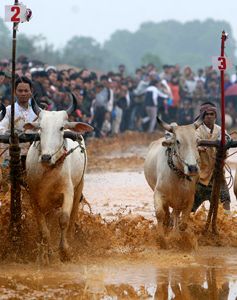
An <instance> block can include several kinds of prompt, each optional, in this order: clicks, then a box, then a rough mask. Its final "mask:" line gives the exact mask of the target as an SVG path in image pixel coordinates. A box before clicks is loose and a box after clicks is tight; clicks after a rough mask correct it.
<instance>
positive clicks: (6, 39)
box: [0, 18, 11, 59]
mask: <svg viewBox="0 0 237 300" xmlns="http://www.w3.org/2000/svg"><path fill="white" fill-rule="evenodd" d="M10 50H11V43H10V30H9V29H8V28H7V26H6V25H5V23H4V21H3V20H2V19H1V18H0V59H3V58H8V57H9V53H10Z"/></svg>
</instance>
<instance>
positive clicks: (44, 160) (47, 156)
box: [41, 154, 52, 164]
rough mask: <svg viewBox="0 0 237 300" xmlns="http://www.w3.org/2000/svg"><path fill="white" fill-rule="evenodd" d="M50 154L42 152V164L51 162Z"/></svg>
mask: <svg viewBox="0 0 237 300" xmlns="http://www.w3.org/2000/svg"><path fill="white" fill-rule="evenodd" d="M51 159H52V155H50V154H43V155H41V163H43V164H51Z"/></svg>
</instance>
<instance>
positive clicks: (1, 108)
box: [0, 104, 6, 121]
mask: <svg viewBox="0 0 237 300" xmlns="http://www.w3.org/2000/svg"><path fill="white" fill-rule="evenodd" d="M0 110H1V113H0V121H2V120H3V119H4V117H5V115H6V107H5V105H3V104H1V105H0Z"/></svg>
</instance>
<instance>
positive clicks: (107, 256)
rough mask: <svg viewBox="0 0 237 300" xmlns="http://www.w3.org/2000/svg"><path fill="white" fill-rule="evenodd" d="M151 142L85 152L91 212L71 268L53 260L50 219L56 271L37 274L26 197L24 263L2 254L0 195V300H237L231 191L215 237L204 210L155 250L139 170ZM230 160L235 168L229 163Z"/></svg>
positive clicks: (147, 194)
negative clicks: (206, 229)
mask: <svg viewBox="0 0 237 300" xmlns="http://www.w3.org/2000/svg"><path fill="white" fill-rule="evenodd" d="M153 138H154V137H153V136H151V137H150V139H153ZM149 142H150V140H149V139H148V138H145V137H144V136H140V135H137V134H135V135H132V134H128V135H125V136H122V137H121V138H120V139H112V140H109V141H107V140H104V141H98V142H92V143H91V146H90V145H89V149H88V154H89V166H88V173H87V174H86V176H85V189H84V195H85V197H86V199H87V201H88V203H89V204H90V207H91V211H90V209H89V207H88V206H87V205H85V206H84V207H83V210H82V211H81V212H80V214H79V218H78V221H77V231H76V234H75V237H74V240H73V241H72V243H71V246H72V261H71V262H70V263H64V264H63V263H61V262H60V260H59V259H58V255H57V245H58V239H59V237H58V230H57V228H58V227H57V226H58V220H57V211H56V212H53V213H52V215H51V216H49V221H50V228H51V230H52V232H53V234H52V239H53V241H54V254H55V260H54V263H52V264H51V265H50V266H49V267H43V266H40V265H39V264H37V263H36V262H35V261H37V242H38V236H37V227H36V224H35V220H34V216H33V214H32V212H31V209H30V206H29V199H28V198H27V195H26V194H25V193H24V198H23V216H24V218H23V237H22V240H23V247H22V248H23V253H22V254H21V256H22V257H21V258H20V259H19V260H20V261H21V262H24V263H21V264H19V263H18V264H16V263H13V261H14V260H13V256H12V254H9V253H10V252H9V253H8V248H7V245H8V242H7V232H8V220H9V213H8V211H9V195H5V196H1V195H0V196H1V198H0V202H1V205H0V245H1V247H0V258H1V260H2V262H1V264H0V299H158V300H165V299H176V300H177V299H179V300H183V299H184V300H186V299H187V300H189V299H195V300H196V299H198V300H199V299H201V300H202V299H204V300H205V299H211V300H212V299H213V300H216V299H231V300H232V299H235V298H236V297H237V281H236V280H237V248H236V247H237V219H236V212H235V209H236V201H235V198H234V195H233V191H232V190H231V193H232V210H231V214H230V215H225V214H224V212H223V210H221V209H220V211H219V215H218V229H219V235H218V236H217V237H216V236H212V235H211V234H208V235H206V236H204V235H202V230H203V228H204V225H205V220H206V215H207V211H206V210H205V208H203V209H201V210H200V211H199V212H198V213H197V214H196V215H192V216H191V219H190V224H189V230H188V231H187V232H186V233H178V232H169V233H168V234H167V236H166V244H167V249H166V250H163V249H161V245H160V244H159V241H157V239H156V237H157V229H156V220H155V215H154V207H153V200H152V191H151V190H150V188H149V187H148V185H147V183H146V181H145V178H144V175H143V170H142V167H143V161H144V156H145V153H146V149H147V145H148V143H149ZM95 149H96V151H95ZM231 159H232V161H231V163H232V166H234V164H235V157H234V156H232V158H231ZM206 206H208V205H206ZM3 249H4V250H6V249H7V251H3ZM9 249H10V248H9ZM5 256H6V257H5Z"/></svg>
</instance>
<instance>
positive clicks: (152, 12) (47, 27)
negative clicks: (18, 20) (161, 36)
mask: <svg viewBox="0 0 237 300" xmlns="http://www.w3.org/2000/svg"><path fill="white" fill-rule="evenodd" d="M221 2H223V3H224V4H223V5H222V4H221ZM23 3H24V4H25V5H26V6H27V7H29V8H31V9H32V11H33V18H32V20H31V21H30V23H25V24H22V25H21V26H20V32H21V33H26V34H40V33H42V34H43V35H44V36H46V37H47V39H48V41H50V42H51V43H53V44H54V45H55V46H60V47H61V46H64V45H65V43H66V42H67V41H68V40H69V39H70V38H71V37H72V36H74V35H83V36H91V37H93V38H95V39H96V40H97V41H98V42H104V41H105V40H107V39H109V37H110V35H111V34H112V33H113V32H114V31H115V30H117V29H128V30H129V31H132V32H133V31H136V30H137V29H138V28H139V26H140V24H141V23H143V22H145V21H154V22H160V21H163V20H170V19H175V20H178V21H181V22H186V21H190V20H194V19H196V20H197V19H198V20H201V21H203V20H205V19H207V18H213V19H215V20H226V21H228V22H229V23H230V24H231V27H232V30H233V33H234V37H235V39H236V40H237V16H236V14H237V0H225V1H221V0H196V1H193V0H191V1H190V0H163V1H161V0H116V1H113V0H84V1H82V0H66V1H64V0H57V1H56V0H38V1H37V0H24V1H23ZM7 4H14V1H13V0H12V1H11V0H0V8H1V9H0V16H1V17H3V16H4V6H5V5H7ZM8 26H9V28H10V24H8ZM221 30H222V28H220V32H221Z"/></svg>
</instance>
